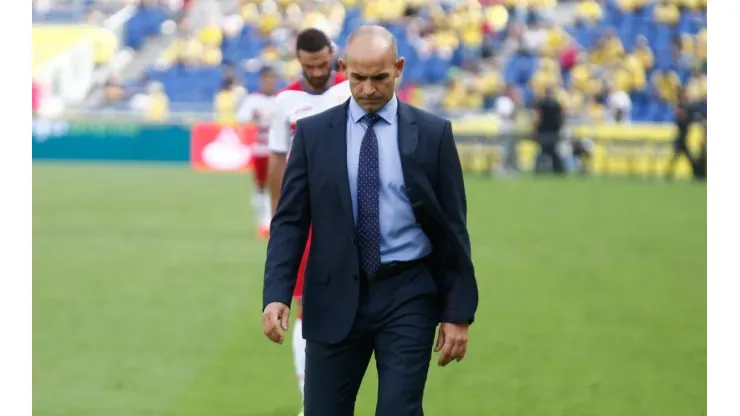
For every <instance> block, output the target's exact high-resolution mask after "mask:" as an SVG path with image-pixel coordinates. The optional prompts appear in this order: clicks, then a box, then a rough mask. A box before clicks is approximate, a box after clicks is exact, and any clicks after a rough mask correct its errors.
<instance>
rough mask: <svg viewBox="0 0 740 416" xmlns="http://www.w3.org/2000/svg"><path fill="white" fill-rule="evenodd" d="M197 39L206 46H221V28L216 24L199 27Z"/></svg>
mask: <svg viewBox="0 0 740 416" xmlns="http://www.w3.org/2000/svg"><path fill="white" fill-rule="evenodd" d="M198 40H199V41H200V43H201V44H203V46H206V47H215V46H221V41H222V40H223V33H222V32H221V28H220V27H219V26H218V25H216V24H209V25H206V26H205V27H204V28H203V29H201V31H200V33H199V34H198Z"/></svg>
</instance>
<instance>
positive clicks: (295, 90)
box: [267, 29, 350, 396]
mask: <svg viewBox="0 0 740 416" xmlns="http://www.w3.org/2000/svg"><path fill="white" fill-rule="evenodd" d="M296 56H297V58H298V61H299V62H300V63H301V67H302V68H303V76H302V77H301V78H300V79H298V80H296V81H294V82H292V83H290V84H289V85H288V86H287V87H285V88H284V89H283V90H282V91H281V92H280V93H278V95H277V98H276V101H275V113H274V115H273V117H272V122H271V124H270V132H269V135H268V148H269V151H270V159H269V162H268V166H269V168H268V176H267V182H268V186H269V188H270V197H271V200H272V211H273V213H274V212H275V209H276V207H277V203H278V199H279V197H280V186H281V183H282V180H283V172H284V171H285V162H286V159H287V157H288V152H289V151H290V147H291V144H292V142H293V135H294V134H295V127H296V122H297V121H298V120H299V119H301V118H304V117H306V116H310V115H313V114H317V113H320V112H322V111H324V110H327V109H329V108H331V107H334V106H337V105H339V104H341V103H343V102H345V101H346V100H347V99H348V98H349V97H350V90H349V84H348V83H347V82H346V80H345V78H344V76H343V75H342V74H341V73H339V72H334V71H333V68H332V65H333V62H334V60H333V58H334V48H333V47H332V43H331V40H329V38H328V37H327V36H326V34H325V33H324V32H322V31H320V30H318V29H306V30H304V31H303V32H301V33H300V34H299V35H298V38H297V39H296ZM310 245H311V236H310V235H309V237H308V241H307V242H306V248H305V251H304V254H303V261H302V262H301V266H300V268H299V270H298V276H297V283H296V286H295V290H294V292H293V299H294V303H295V305H296V308H297V309H296V310H297V314H296V321H295V324H294V325H295V326H294V328H293V339H292V341H293V342H292V345H293V356H294V358H295V369H296V376H297V377H298V384H299V387H300V390H301V396H303V380H304V370H305V366H306V358H305V350H306V341H305V340H304V339H303V332H302V328H303V326H302V318H303V316H302V305H301V298H302V296H303V274H304V272H305V269H306V260H307V257H308V250H309V247H310ZM286 329H287V327H286Z"/></svg>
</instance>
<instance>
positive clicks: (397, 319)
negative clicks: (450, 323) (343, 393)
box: [373, 267, 437, 416]
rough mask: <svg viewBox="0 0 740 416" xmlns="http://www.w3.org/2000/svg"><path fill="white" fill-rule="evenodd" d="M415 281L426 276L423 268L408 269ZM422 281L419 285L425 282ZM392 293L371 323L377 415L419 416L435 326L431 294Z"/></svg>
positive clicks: (420, 414)
mask: <svg viewBox="0 0 740 416" xmlns="http://www.w3.org/2000/svg"><path fill="white" fill-rule="evenodd" d="M410 273H412V274H416V276H414V275H411V276H399V277H396V279H399V280H401V279H405V278H408V277H410V279H411V280H416V281H417V282H419V281H422V280H425V279H428V280H427V281H431V276H428V271H427V270H426V268H424V267H421V268H420V270H415V271H413V272H410ZM425 283H426V282H423V283H422V284H421V285H420V286H421V287H424V286H426V284H425ZM395 293H396V294H398V295H399V296H396V297H395V299H393V298H394V296H393V294H392V293H388V298H390V299H393V300H392V301H390V302H389V303H388V304H386V307H385V308H383V309H384V310H386V311H388V312H387V313H386V314H383V315H382V319H381V320H380V321H378V322H377V323H376V324H377V325H374V328H373V329H374V330H373V332H374V343H373V344H374V348H375V361H376V364H377V369H378V401H377V405H376V410H375V414H376V415H377V416H422V415H423V414H424V411H423V410H422V400H423V397H424V387H425V384H426V380H427V373H428V371H429V361H430V359H431V354H432V348H433V344H434V335H435V330H436V327H437V310H436V303H435V298H434V295H433V294H431V293H429V291H427V290H425V289H422V290H421V291H420V293H419V294H418V295H416V296H413V297H410V298H408V297H406V296H403V293H402V291H401V290H398V291H396V292H395Z"/></svg>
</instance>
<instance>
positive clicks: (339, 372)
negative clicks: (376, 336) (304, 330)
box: [304, 332, 373, 416]
mask: <svg viewBox="0 0 740 416" xmlns="http://www.w3.org/2000/svg"><path fill="white" fill-rule="evenodd" d="M372 349H373V343H372V337H371V336H370V335H369V334H360V333H356V332H353V333H352V334H350V336H349V337H348V338H347V339H346V340H344V341H342V342H341V343H339V344H322V343H318V342H311V341H308V342H306V384H305V400H304V401H305V403H304V407H305V414H306V416H353V415H354V412H355V400H356V399H357V392H358V391H359V389H360V384H362V378H363V376H364V375H365V371H366V370H367V365H368V363H369V362H370V356H371V355H372V352H373V351H372Z"/></svg>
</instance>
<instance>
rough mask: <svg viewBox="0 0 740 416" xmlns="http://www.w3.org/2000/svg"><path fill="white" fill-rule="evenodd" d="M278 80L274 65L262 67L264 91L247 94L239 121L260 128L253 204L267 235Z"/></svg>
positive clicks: (255, 151)
mask: <svg viewBox="0 0 740 416" xmlns="http://www.w3.org/2000/svg"><path fill="white" fill-rule="evenodd" d="M277 82H278V77H277V74H276V73H275V71H274V70H273V69H272V68H270V67H265V68H262V70H261V71H260V90H259V91H257V92H254V93H251V94H249V95H247V97H246V98H245V99H244V102H243V103H242V105H241V106H240V107H239V112H238V113H237V120H239V122H240V123H254V124H256V125H257V128H258V130H257V142H256V143H254V146H253V147H252V167H253V175H252V176H253V178H254V192H253V194H252V207H253V209H254V212H255V215H256V216H257V227H258V230H259V233H260V235H262V236H263V237H265V238H267V236H268V235H269V233H270V220H271V219H272V203H271V202H270V193H269V190H268V189H267V164H268V159H269V157H270V150H269V147H268V145H267V142H268V135H269V131H270V124H271V121H272V117H273V115H274V113H275V101H276V97H275V94H276V93H277Z"/></svg>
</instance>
